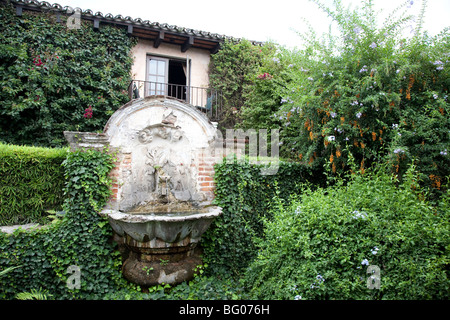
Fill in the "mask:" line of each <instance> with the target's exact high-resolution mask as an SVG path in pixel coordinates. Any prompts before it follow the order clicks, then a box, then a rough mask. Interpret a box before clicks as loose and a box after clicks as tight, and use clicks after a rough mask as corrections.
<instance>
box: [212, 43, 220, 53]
mask: <svg viewBox="0 0 450 320" xmlns="http://www.w3.org/2000/svg"><path fill="white" fill-rule="evenodd" d="M219 49H220V42H218V43H217V44H216V45H215V46H214V48H212V49H210V50H209V51H210V52H211V54H215V53H217V52H218V51H219Z"/></svg>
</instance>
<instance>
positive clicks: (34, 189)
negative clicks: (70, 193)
mask: <svg viewBox="0 0 450 320" xmlns="http://www.w3.org/2000/svg"><path fill="white" fill-rule="evenodd" d="M66 155H67V149H65V148H55V149H50V148H38V147H24V146H14V145H6V144H1V143H0V225H14V224H24V223H30V222H37V223H43V222H45V221H46V218H45V216H46V210H60V209H61V207H62V203H63V186H64V169H63V168H62V166H61V163H62V162H63V161H64V159H65V158H66Z"/></svg>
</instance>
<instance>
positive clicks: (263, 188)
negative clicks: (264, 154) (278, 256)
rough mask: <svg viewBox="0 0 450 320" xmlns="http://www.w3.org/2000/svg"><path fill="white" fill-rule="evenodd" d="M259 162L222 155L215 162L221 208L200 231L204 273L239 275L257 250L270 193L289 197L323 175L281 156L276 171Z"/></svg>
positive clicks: (323, 180) (218, 203)
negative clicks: (266, 170) (266, 172)
mask: <svg viewBox="0 0 450 320" xmlns="http://www.w3.org/2000/svg"><path fill="white" fill-rule="evenodd" d="M263 167H264V165H262V164H252V163H250V162H249V161H248V160H247V161H244V160H237V159H236V158H234V159H226V158H225V159H224V161H223V162H221V163H219V164H217V165H215V167H214V170H215V175H214V180H215V183H216V190H215V194H216V196H215V200H214V202H215V204H217V205H218V206H220V207H222V208H223V212H222V215H220V216H219V217H217V218H216V219H214V221H213V223H212V225H211V227H210V228H209V229H208V230H207V231H206V232H205V234H204V235H203V236H202V240H201V245H202V248H203V251H204V254H203V260H204V262H205V263H207V264H208V266H209V267H208V268H207V269H206V273H207V274H209V275H212V274H214V275H217V274H225V275H230V274H231V275H233V276H235V277H239V276H240V275H241V274H242V272H243V271H244V270H245V268H246V267H247V266H248V265H249V263H250V262H251V261H252V259H254V258H255V256H256V254H257V250H258V248H257V246H256V243H255V241H254V239H255V237H257V236H259V235H261V234H262V233H263V223H262V221H263V220H264V218H265V217H266V218H269V219H270V217H271V213H270V211H269V209H270V207H271V205H272V199H273V197H274V196H275V195H277V194H278V195H279V197H280V198H283V199H288V198H289V196H290V194H292V193H296V192H299V191H300V190H301V186H302V185H303V184H305V183H317V185H320V184H321V183H324V182H325V181H326V180H325V179H324V176H323V175H322V174H321V173H320V172H318V171H312V170H311V169H310V168H307V167H306V166H305V165H302V164H299V163H289V162H282V161H280V164H279V169H278V173H277V174H276V175H267V176H265V175H261V174H260V173H261V171H260V170H261V168H263Z"/></svg>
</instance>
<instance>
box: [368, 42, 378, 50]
mask: <svg viewBox="0 0 450 320" xmlns="http://www.w3.org/2000/svg"><path fill="white" fill-rule="evenodd" d="M369 47H371V48H372V49H375V48H376V47H377V44H376V43H375V42H372V43H371V45H370V46H369Z"/></svg>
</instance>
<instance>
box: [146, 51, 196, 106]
mask: <svg viewBox="0 0 450 320" xmlns="http://www.w3.org/2000/svg"><path fill="white" fill-rule="evenodd" d="M188 73H189V72H188V68H187V64H186V60H181V59H171V58H165V57H156V56H149V57H148V63H147V81H148V82H147V89H146V90H147V92H148V95H167V96H171V97H175V98H177V99H181V100H186V98H187V97H186V94H187V90H186V86H187V85H188V81H187V80H188V79H189V74H188Z"/></svg>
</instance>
